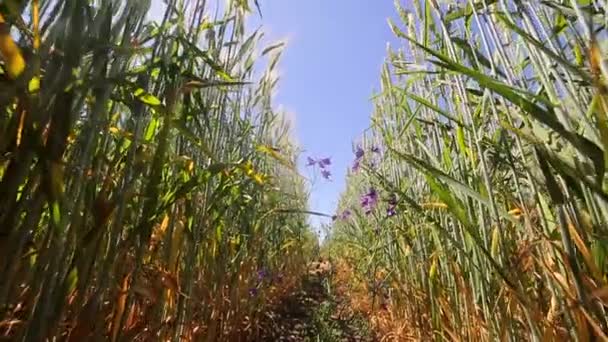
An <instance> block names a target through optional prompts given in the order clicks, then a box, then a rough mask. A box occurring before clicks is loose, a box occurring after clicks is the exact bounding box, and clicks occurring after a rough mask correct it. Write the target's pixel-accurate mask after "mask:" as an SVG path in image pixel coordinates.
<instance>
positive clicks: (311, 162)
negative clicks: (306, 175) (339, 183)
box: [306, 157, 317, 166]
mask: <svg viewBox="0 0 608 342" xmlns="http://www.w3.org/2000/svg"><path fill="white" fill-rule="evenodd" d="M306 160H307V163H306V166H313V165H315V164H316V163H317V162H316V161H315V160H314V159H312V158H311V157H308V158H306Z"/></svg>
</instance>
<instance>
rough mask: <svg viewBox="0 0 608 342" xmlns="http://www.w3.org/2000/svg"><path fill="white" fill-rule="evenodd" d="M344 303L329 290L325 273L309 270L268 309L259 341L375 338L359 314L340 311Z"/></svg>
mask: <svg viewBox="0 0 608 342" xmlns="http://www.w3.org/2000/svg"><path fill="white" fill-rule="evenodd" d="M346 305H348V304H347V303H346V301H345V300H344V299H343V298H339V297H336V296H335V295H334V293H333V292H332V290H331V288H330V286H329V278H328V274H327V273H319V274H312V273H311V274H309V275H308V276H307V277H306V278H305V279H304V280H303V281H302V286H301V288H300V289H299V290H298V291H294V292H293V293H291V294H290V295H289V296H287V297H286V298H284V299H283V300H282V301H281V303H280V304H279V305H278V306H277V308H276V310H274V311H273V312H271V313H269V315H268V320H267V322H265V324H264V325H265V327H264V328H265V329H264V331H265V336H263V337H262V338H261V339H259V341H310V342H312V341H320V342H332V341H345V342H347V341H348V342H351V341H352V342H354V341H365V342H367V341H370V342H371V341H376V339H374V338H373V337H372V333H371V331H370V329H369V327H368V325H367V322H366V321H365V319H364V318H363V317H360V316H358V315H352V314H351V315H345V314H344V312H347V311H348V310H344V308H345V306H346Z"/></svg>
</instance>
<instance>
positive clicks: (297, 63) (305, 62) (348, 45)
mask: <svg viewBox="0 0 608 342" xmlns="http://www.w3.org/2000/svg"><path fill="white" fill-rule="evenodd" d="M220 1H221V0H220ZM249 1H250V3H251V5H252V6H253V0H249ZM160 3H161V2H160V0H152V13H151V14H152V17H158V16H159V13H160V11H159V9H160V6H161V5H160ZM259 3H260V5H261V8H262V15H263V17H262V18H261V19H260V18H259V16H258V15H257V12H256V11H255V10H254V12H253V14H252V16H251V18H250V20H251V21H250V26H252V27H251V28H252V29H253V28H256V27H255V25H262V30H263V31H264V32H265V34H266V39H265V41H266V42H267V43H271V42H273V41H278V40H287V46H286V48H285V50H284V51H283V55H282V59H281V62H280V65H279V71H280V75H281V79H280V81H279V84H278V92H277V93H276V97H275V99H274V102H275V105H277V106H282V107H284V109H285V110H286V111H288V112H289V113H290V114H292V115H293V116H295V127H294V128H295V136H296V139H297V142H298V143H299V145H300V146H301V148H302V149H304V153H303V154H302V156H301V158H300V165H299V168H300V170H301V172H302V173H303V174H304V175H305V176H307V177H308V178H309V179H311V180H312V184H311V197H310V203H309V204H310V210H313V211H318V212H323V213H326V214H329V215H332V214H334V212H335V210H336V205H337V203H338V199H339V196H340V193H341V192H342V191H343V190H344V188H345V175H346V171H347V169H348V168H349V167H350V165H351V163H352V161H353V159H354V157H353V152H352V144H353V141H354V140H355V139H357V138H358V137H359V136H360V135H361V133H362V132H363V131H364V130H365V129H366V128H367V127H368V126H369V124H370V114H371V112H372V104H371V101H370V97H371V96H372V94H373V93H374V91H377V90H378V89H379V80H380V70H381V66H382V63H383V61H384V57H385V56H386V46H387V45H386V44H387V42H395V39H394V37H393V35H392V33H391V31H390V29H389V26H388V24H387V18H389V17H394V16H395V13H396V11H395V8H394V5H393V1H392V0H259ZM393 45H394V44H393ZM308 156H312V157H315V158H317V157H331V159H332V162H333V165H332V167H331V171H332V173H333V180H332V181H330V182H328V181H326V180H324V179H322V178H321V177H320V176H319V175H318V174H313V173H312V172H311V171H312V170H310V169H309V168H306V167H305V162H306V157H308ZM323 222H326V223H329V222H330V219H326V218H319V217H314V216H313V217H311V223H312V225H313V227H314V228H319V227H320V225H321V223H323Z"/></svg>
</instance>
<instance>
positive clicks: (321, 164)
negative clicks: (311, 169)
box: [319, 158, 331, 168]
mask: <svg viewBox="0 0 608 342" xmlns="http://www.w3.org/2000/svg"><path fill="white" fill-rule="evenodd" d="M330 165H331V158H323V159H321V160H319V167H320V168H325V167H327V166H330Z"/></svg>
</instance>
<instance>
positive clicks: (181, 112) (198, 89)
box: [0, 0, 317, 341]
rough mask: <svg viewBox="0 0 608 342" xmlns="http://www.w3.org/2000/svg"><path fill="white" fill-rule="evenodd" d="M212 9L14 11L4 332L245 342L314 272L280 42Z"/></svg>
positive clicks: (0, 232) (1, 248)
mask: <svg viewBox="0 0 608 342" xmlns="http://www.w3.org/2000/svg"><path fill="white" fill-rule="evenodd" d="M210 3H212V2H207V1H202V0H198V1H183V0H179V1H178V0H171V1H167V4H166V5H164V6H163V8H164V13H161V14H162V17H161V18H160V21H159V22H154V21H151V20H150V19H149V18H147V16H148V14H149V13H148V12H149V10H150V4H151V2H150V1H142V0H125V1H89V0H74V1H38V0H33V1H29V2H28V1H17V2H13V1H8V2H3V4H2V5H3V6H1V7H0V13H1V14H2V18H1V19H2V20H1V21H2V22H3V25H9V24H10V25H12V27H13V30H14V32H18V34H16V35H13V36H12V37H11V35H9V34H8V33H7V32H8V31H6V32H5V31H3V32H4V33H2V34H1V36H0V40H1V41H0V51H1V53H2V60H3V62H4V63H3V64H2V74H1V75H0V87H1V91H0V158H1V159H0V272H1V274H2V276H1V278H2V281H0V308H2V310H1V312H2V318H0V321H1V322H2V324H1V325H0V335H2V336H9V337H11V338H12V339H13V340H24V341H42V340H44V339H46V338H47V337H52V336H58V337H59V336H63V337H66V336H68V335H69V340H70V341H82V340H85V339H86V338H87V336H106V337H107V338H108V339H109V340H112V341H132V340H157V339H158V340H167V339H173V340H180V339H189V340H202V339H204V340H206V341H215V340H218V339H232V338H234V337H235V336H240V334H243V331H242V329H243V328H244V327H245V325H246V324H251V325H253V326H255V322H256V319H257V315H258V312H260V311H261V310H262V309H263V307H264V305H265V303H266V302H267V301H268V300H269V298H272V293H273V292H272V291H273V290H274V287H275V285H276V284H280V283H281V282H289V281H291V280H290V279H289V277H290V276H292V277H293V276H297V275H298V274H299V273H298V272H301V270H303V269H305V265H306V262H307V259H308V255H309V254H310V253H312V251H313V250H314V248H315V245H316V243H317V242H316V237H314V235H312V233H311V232H309V231H308V228H307V224H306V214H305V210H306V205H307V204H306V198H307V196H306V195H307V194H306V193H305V191H306V188H305V184H304V181H303V179H302V178H301V177H300V176H299V175H298V174H297V172H294V161H295V158H296V156H297V152H298V151H297V150H296V147H295V146H294V145H293V144H292V143H291V142H290V140H289V127H288V123H287V122H286V121H285V120H284V119H283V117H284V116H283V115H282V113H280V112H276V111H275V110H274V109H273V107H272V103H271V92H272V91H273V89H274V87H275V85H276V83H277V79H276V77H275V73H274V69H275V67H276V65H277V62H278V59H279V56H280V51H281V47H282V45H281V44H274V45H271V46H268V47H263V48H260V47H258V45H259V41H260V39H261V38H262V32H261V31H259V30H257V31H254V32H252V33H246V32H245V28H244V27H245V18H246V15H247V12H248V11H250V10H251V9H253V10H255V7H253V8H251V7H252V6H254V3H251V4H249V3H248V2H247V1H231V2H229V3H228V4H227V5H225V6H224V5H223V4H222V6H220V5H215V4H210ZM13 4H17V6H11V5H13ZM4 5H7V6H4ZM214 6H216V7H217V6H219V7H217V8H216V7H214ZM22 11H23V12H22ZM15 37H19V40H18V41H17V42H16V43H15V42H14V41H13V39H15Z"/></svg>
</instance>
